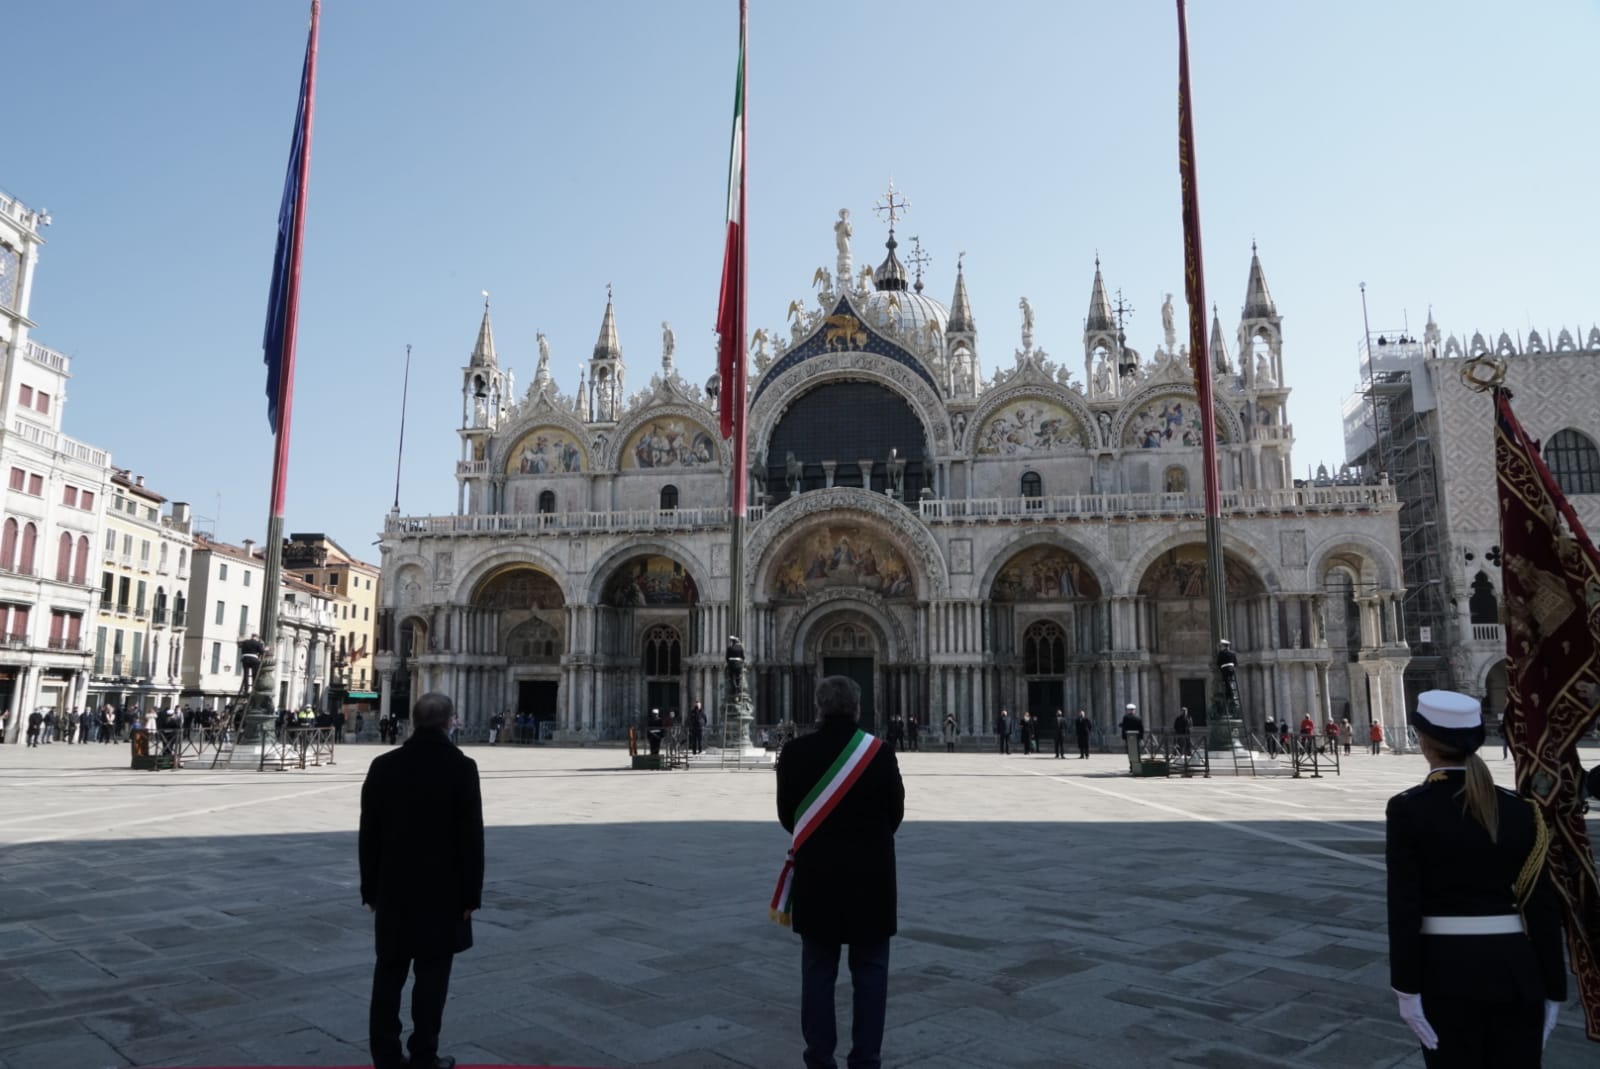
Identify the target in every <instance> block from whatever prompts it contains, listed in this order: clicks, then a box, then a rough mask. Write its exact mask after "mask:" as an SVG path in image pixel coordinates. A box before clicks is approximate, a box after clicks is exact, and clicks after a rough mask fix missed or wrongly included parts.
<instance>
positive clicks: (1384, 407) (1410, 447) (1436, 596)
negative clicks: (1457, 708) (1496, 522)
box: [1344, 330, 1455, 706]
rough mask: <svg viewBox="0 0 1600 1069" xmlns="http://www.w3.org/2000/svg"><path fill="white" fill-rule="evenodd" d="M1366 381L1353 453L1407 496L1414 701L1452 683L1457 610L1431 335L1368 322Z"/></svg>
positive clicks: (1402, 519)
mask: <svg viewBox="0 0 1600 1069" xmlns="http://www.w3.org/2000/svg"><path fill="white" fill-rule="evenodd" d="M1359 350H1360V357H1361V385H1360V388H1359V390H1358V392H1357V393H1355V394H1353V395H1352V396H1351V397H1350V398H1349V399H1348V400H1347V401H1346V403H1345V409H1344V429H1345V455H1346V459H1347V460H1348V461H1349V462H1350V463H1351V464H1352V465H1354V466H1358V467H1359V468H1360V469H1361V470H1362V474H1363V476H1364V477H1366V478H1367V479H1369V480H1372V481H1385V480H1387V481H1388V482H1389V483H1391V484H1393V486H1394V488H1395V496H1396V497H1397V498H1398V500H1399V502H1400V513H1399V525H1400V561H1401V569H1402V573H1403V576H1404V580H1405V597H1404V599H1403V601H1402V602H1401V608H1402V614H1403V615H1402V621H1401V627H1402V631H1403V634H1404V637H1405V641H1406V643H1407V644H1408V645H1409V646H1410V647H1411V663H1410V664H1409V665H1408V666H1407V668H1406V674H1405V687H1406V701H1407V704H1408V706H1409V705H1410V704H1412V703H1414V702H1415V700H1416V696H1417V695H1418V694H1419V693H1421V692H1422V691H1424V690H1432V689H1435V688H1441V687H1449V686H1450V685H1451V680H1450V663H1449V657H1448V655H1447V651H1448V649H1449V646H1450V642H1451V638H1452V636H1451V631H1452V629H1453V628H1454V621H1455V614H1454V613H1453V612H1451V610H1450V607H1449V605H1448V600H1447V598H1446V592H1445V578H1444V572H1443V569H1444V536H1443V530H1442V526H1441V524H1442V513H1443V506H1442V503H1441V501H1440V496H1439V466H1438V458H1437V456H1436V455H1435V452H1434V443H1435V441H1436V439H1437V429H1438V424H1437V417H1436V412H1437V410H1438V401H1437V398H1436V396H1435V394H1434V390H1433V383H1432V381H1431V380H1430V379H1429V378H1428V373H1427V368H1426V359H1427V352H1426V349H1425V347H1424V343H1422V342H1418V341H1417V340H1416V339H1415V338H1414V337H1410V336H1409V335H1407V334H1406V332H1405V331H1378V332H1373V331H1371V330H1369V331H1368V332H1367V334H1366V337H1365V338H1364V339H1363V340H1362V342H1361V344H1360V346H1359Z"/></svg>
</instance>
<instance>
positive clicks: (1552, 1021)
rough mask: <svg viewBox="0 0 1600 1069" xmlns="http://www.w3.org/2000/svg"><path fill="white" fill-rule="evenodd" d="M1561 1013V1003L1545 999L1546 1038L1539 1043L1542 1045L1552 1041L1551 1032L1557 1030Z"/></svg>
mask: <svg viewBox="0 0 1600 1069" xmlns="http://www.w3.org/2000/svg"><path fill="white" fill-rule="evenodd" d="M1560 1015H1561V1003H1559V1002H1551V1001H1550V1000H1549V999H1545V1000H1544V1039H1542V1040H1541V1041H1540V1043H1539V1045H1540V1046H1541V1047H1542V1046H1544V1045H1545V1044H1547V1043H1549V1042H1550V1033H1551V1032H1554V1031H1555V1030H1556V1018H1557V1017H1559V1016H1560Z"/></svg>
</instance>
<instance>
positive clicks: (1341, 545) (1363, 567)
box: [1307, 533, 1400, 590]
mask: <svg viewBox="0 0 1600 1069" xmlns="http://www.w3.org/2000/svg"><path fill="white" fill-rule="evenodd" d="M1307 556H1308V558H1309V559H1310V560H1311V562H1312V563H1311V571H1310V573H1309V578H1310V580H1311V583H1312V585H1313V586H1315V585H1320V584H1321V583H1322V582H1323V580H1324V579H1325V578H1326V577H1327V574H1328V572H1329V570H1330V569H1332V568H1333V567H1334V566H1335V565H1336V564H1343V565H1344V567H1345V568H1346V569H1348V570H1349V571H1350V572H1351V575H1352V578H1353V579H1354V580H1355V581H1356V585H1357V586H1358V587H1367V588H1369V589H1379V590H1395V589H1398V588H1399V586H1400V583H1399V580H1398V576H1399V572H1400V569H1399V566H1398V565H1397V564H1396V563H1395V560H1394V557H1393V556H1391V555H1390V553H1389V551H1388V550H1387V549H1386V548H1384V547H1383V546H1382V545H1381V544H1380V543H1378V542H1375V541H1373V540H1372V539H1370V538H1367V537H1365V536H1363V535H1357V534H1349V533H1340V534H1336V535H1332V536H1330V537H1329V538H1328V539H1326V540H1325V541H1324V542H1323V543H1322V544H1321V545H1319V546H1316V547H1315V548H1314V549H1312V550H1311V552H1310V553H1308V554H1307Z"/></svg>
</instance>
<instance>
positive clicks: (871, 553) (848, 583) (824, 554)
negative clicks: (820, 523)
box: [773, 524, 914, 598]
mask: <svg viewBox="0 0 1600 1069" xmlns="http://www.w3.org/2000/svg"><path fill="white" fill-rule="evenodd" d="M829 587H858V588H860V589H863V590H869V591H871V592H872V593H874V594H877V595H879V596H880V597H884V598H908V597H911V596H913V594H914V589H913V583H912V580H911V571H910V569H909V568H908V567H907V566H906V561H905V558H904V557H903V556H901V554H900V551H899V550H898V549H897V548H895V546H894V545H893V544H892V543H891V542H890V541H889V540H888V539H886V538H884V537H883V536H882V535H880V534H877V533H876V532H873V531H870V530H868V529H866V528H863V527H859V526H856V525H854V524H830V525H828V526H826V527H820V528H817V529H815V530H813V531H812V532H811V533H810V534H809V535H807V536H805V537H803V538H801V539H799V540H797V541H796V543H795V544H794V545H793V546H792V547H790V549H789V550H788V552H787V553H785V555H784V556H783V557H782V558H781V559H780V560H779V562H778V566H777V568H776V570H775V571H774V573H773V589H774V591H775V593H776V596H777V597H779V598H804V597H806V596H808V595H810V594H813V593H815V592H817V591H821V590H826V589H828V588H829Z"/></svg>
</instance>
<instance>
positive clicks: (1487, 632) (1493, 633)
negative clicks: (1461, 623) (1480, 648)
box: [1472, 624, 1505, 646]
mask: <svg viewBox="0 0 1600 1069" xmlns="http://www.w3.org/2000/svg"><path fill="white" fill-rule="evenodd" d="M1472 641H1474V642H1486V643H1490V644H1492V645H1496V646H1498V645H1500V644H1501V643H1502V642H1504V641H1505V638H1504V633H1503V632H1502V630H1501V628H1500V625H1499V624H1473V625H1472Z"/></svg>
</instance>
